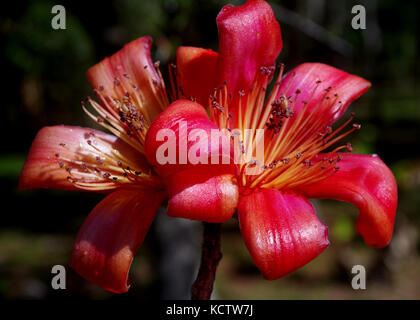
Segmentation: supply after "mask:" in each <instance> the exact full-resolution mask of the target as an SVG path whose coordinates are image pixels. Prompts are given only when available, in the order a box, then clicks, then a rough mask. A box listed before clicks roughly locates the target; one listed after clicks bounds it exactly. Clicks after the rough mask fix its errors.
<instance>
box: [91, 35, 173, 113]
mask: <svg viewBox="0 0 420 320" xmlns="http://www.w3.org/2000/svg"><path fill="white" fill-rule="evenodd" d="M152 43H153V41H152V39H151V38H150V37H141V38H138V39H137V40H134V41H132V42H130V43H128V44H126V45H125V46H124V47H123V48H122V49H121V50H120V51H118V52H117V53H115V54H114V55H112V56H111V57H109V58H105V59H104V60H102V61H101V62H100V63H98V64H96V65H94V66H93V67H91V68H90V69H89V70H88V71H87V73H86V76H87V78H88V80H89V82H90V83H91V85H92V86H93V88H95V89H97V90H98V93H100V95H104V96H108V97H109V98H110V99H111V100H112V98H115V99H118V100H120V99H122V98H123V97H124V95H126V93H129V94H130V96H131V97H136V98H139V99H140V100H141V101H140V103H139V104H140V105H141V107H142V109H143V110H145V111H146V113H147V117H148V120H150V121H152V120H153V119H154V118H155V117H156V116H157V115H158V113H159V112H160V110H161V109H163V108H165V107H166V105H162V97H161V96H160V95H159V93H162V92H163V94H166V93H165V91H164V83H162V80H161V78H160V77H159V74H158V73H157V72H156V70H155V68H154V65H153V62H152V59H151V57H150V48H151V47H152ZM160 91H162V92H160ZM100 95H98V97H99V98H101V96H100Z"/></svg>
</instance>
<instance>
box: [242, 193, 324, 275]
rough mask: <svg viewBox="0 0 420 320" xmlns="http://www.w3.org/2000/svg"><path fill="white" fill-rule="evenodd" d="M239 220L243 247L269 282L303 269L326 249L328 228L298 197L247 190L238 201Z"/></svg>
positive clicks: (295, 195) (304, 201) (305, 202)
mask: <svg viewBox="0 0 420 320" xmlns="http://www.w3.org/2000/svg"><path fill="white" fill-rule="evenodd" d="M238 216H239V222H240V226H241V232H242V235H243V237H244V240H245V244H246V246H247V248H248V250H249V252H250V253H251V256H252V258H253V260H254V262H255V264H256V265H257V267H258V268H259V269H260V270H261V272H262V273H263V275H264V277H265V278H267V279H269V280H274V279H278V278H280V277H282V276H284V275H287V274H289V273H291V272H293V271H295V270H296V269H298V268H300V267H302V266H303V265H305V264H307V263H308V262H310V261H311V260H312V259H314V258H315V257H317V256H318V255H319V254H320V253H321V252H322V251H324V249H325V248H326V247H327V246H328V245H329V241H328V238H327V233H328V229H327V227H325V226H324V225H323V224H322V223H321V222H320V221H319V220H318V218H317V217H316V215H315V211H314V208H313V207H312V205H311V204H310V203H309V202H308V200H306V199H305V198H304V197H302V196H300V195H298V194H294V193H283V192H280V191H278V190H274V189H256V190H246V191H245V192H244V193H242V192H241V196H240V198H239V205H238Z"/></svg>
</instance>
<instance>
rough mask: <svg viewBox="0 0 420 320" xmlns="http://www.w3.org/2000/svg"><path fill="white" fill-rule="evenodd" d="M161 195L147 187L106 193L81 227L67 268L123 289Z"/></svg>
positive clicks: (114, 289)
mask: <svg viewBox="0 0 420 320" xmlns="http://www.w3.org/2000/svg"><path fill="white" fill-rule="evenodd" d="M164 197H165V195H164V194H163V193H161V192H157V191H154V190H150V189H149V190H148V191H137V190H123V189H122V190H118V191H115V192H113V193H111V194H110V195H108V196H107V197H106V198H105V199H104V200H102V201H101V202H100V203H99V204H98V205H97V206H96V207H95V208H94V209H93V210H92V212H91V213H90V214H89V216H88V217H87V219H86V220H85V222H84V224H83V226H82V228H81V229H80V231H79V233H78V235H77V238H76V242H75V245H74V248H73V252H72V255H71V259H70V267H71V268H73V269H74V270H75V271H76V272H77V273H78V274H80V275H81V276H82V277H84V278H85V279H87V280H89V281H90V282H92V283H94V284H96V285H98V286H100V287H102V288H104V289H106V290H109V291H112V292H116V293H123V292H126V291H127V290H128V289H129V284H128V272H129V269H130V265H131V261H132V259H133V256H134V254H135V252H136V251H137V249H138V247H139V246H140V244H141V243H142V242H143V240H144V237H145V236H146V233H147V231H148V230H149V227H150V225H151V223H152V221H153V218H154V216H155V212H156V211H157V209H158V208H159V205H160V203H161V202H162V200H163V199H164Z"/></svg>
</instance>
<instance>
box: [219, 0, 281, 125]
mask: <svg viewBox="0 0 420 320" xmlns="http://www.w3.org/2000/svg"><path fill="white" fill-rule="evenodd" d="M216 21H217V26H218V29H219V59H218V65H217V84H218V85H219V86H220V85H223V83H224V81H227V83H228V88H229V92H230V93H232V94H233V96H234V97H235V99H236V98H237V96H238V95H237V92H238V91H240V90H245V92H248V89H249V88H250V87H251V85H252V83H253V81H254V78H255V75H256V74H257V72H259V69H260V68H261V67H263V66H264V67H271V66H273V65H274V63H275V60H276V58H277V56H278V55H279V53H280V51H281V49H282V47H283V42H282V39H281V33H280V26H279V24H278V22H277V20H276V18H275V16H274V13H273V10H272V9H271V7H270V5H269V4H268V3H267V2H266V1H263V0H249V1H247V2H246V3H245V4H244V5H242V6H239V7H233V6H232V5H227V6H225V7H224V8H223V9H222V10H221V12H220V13H219V15H218V16H217V19H216ZM232 104H233V106H234V105H235V104H236V103H235V102H233V103H232ZM233 106H232V107H230V106H229V110H230V112H231V114H232V116H233V119H236V110H235V108H234V107H233Z"/></svg>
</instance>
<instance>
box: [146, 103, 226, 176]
mask: <svg viewBox="0 0 420 320" xmlns="http://www.w3.org/2000/svg"><path fill="white" fill-rule="evenodd" d="M145 152H146V157H147V160H148V161H149V163H150V164H151V165H153V166H154V167H155V169H156V171H157V172H158V173H159V175H160V176H161V177H167V176H169V175H172V174H174V173H176V172H180V171H183V170H186V169H188V168H190V167H191V166H195V165H212V164H220V165H221V166H226V167H227V170H230V168H231V167H232V166H233V161H231V159H233V152H234V150H233V147H232V146H231V142H230V140H229V138H228V137H227V135H226V134H225V133H224V132H223V131H221V130H219V128H218V127H217V126H216V125H215V124H214V123H213V122H211V121H210V120H209V119H208V116H207V113H206V111H205V109H204V108H203V107H202V106H201V105H199V104H198V103H195V102H192V101H189V100H177V101H175V102H174V103H172V104H171V105H170V106H169V107H168V108H167V109H166V110H164V111H163V112H162V113H161V114H160V115H159V116H158V117H157V118H156V120H155V121H154V122H153V124H152V125H151V126H150V128H149V130H148V132H147V135H146V143H145Z"/></svg>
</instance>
